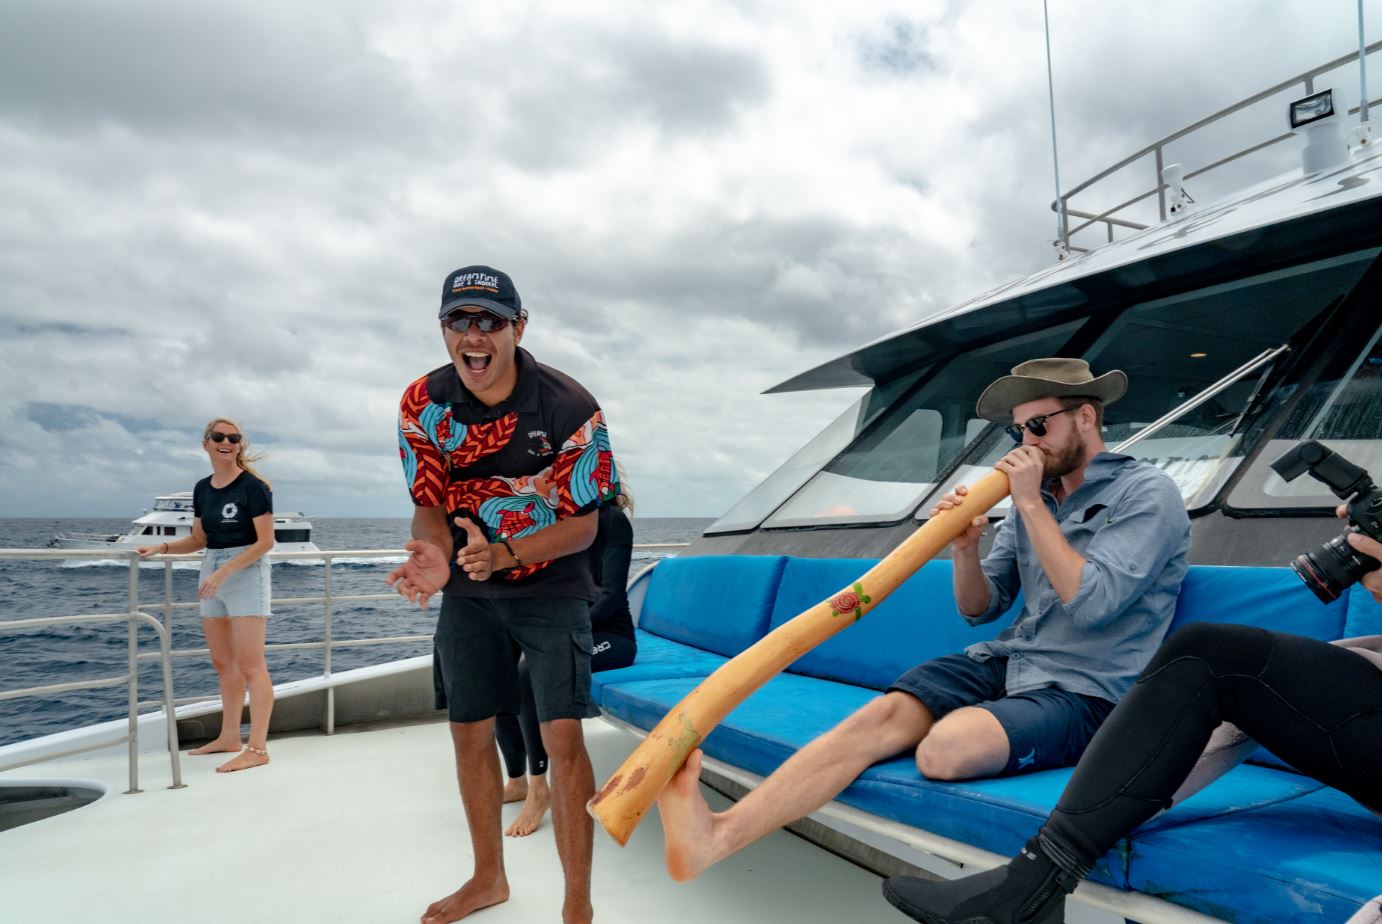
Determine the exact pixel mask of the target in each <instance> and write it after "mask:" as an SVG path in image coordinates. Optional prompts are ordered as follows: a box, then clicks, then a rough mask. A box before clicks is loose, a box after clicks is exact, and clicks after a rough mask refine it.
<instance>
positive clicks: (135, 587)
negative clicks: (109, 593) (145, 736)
mask: <svg viewBox="0 0 1382 924" xmlns="http://www.w3.org/2000/svg"><path fill="white" fill-rule="evenodd" d="M128 561H129V566H130V585H129V662H130V663H129V669H130V682H129V701H130V730H129V736H130V740H129V749H130V788H129V789H127V790H125V792H126V794H131V793H137V792H140V791H141V790H140V789H139V622H138V620H139V553H137V552H130V553H129V559H128Z"/></svg>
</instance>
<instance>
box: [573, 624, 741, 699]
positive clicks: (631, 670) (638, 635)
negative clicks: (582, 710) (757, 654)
mask: <svg viewBox="0 0 1382 924" xmlns="http://www.w3.org/2000/svg"><path fill="white" fill-rule="evenodd" d="M634 638H635V641H636V642H637V644H638V657H637V658H635V659H634V662H633V663H632V664H630V665H629V666H628V667H621V668H619V669H618V670H612V671H601V672H600V673H598V674H591V675H590V689H591V692H592V693H593V694H594V697H595V702H596V703H597V704H598V703H600V702H601V701H602V700H603V698H604V689H605V687H606V686H608V685H610V684H621V683H629V682H632V681H637V680H662V679H665V678H668V677H696V678H703V677H708V676H709V675H710V674H711V673H713V672H714V671H715V670H716V669H717V668H718V667H719V666H720V665H721V664H724V663H725V662H726V661H728V660H729V659H728V658H726V657H725V656H724V655H717V654H714V653H712V652H709V651H702V650H701V649H699V648H693V647H691V646H690V645H683V644H681V643H680V642H674V641H671V640H670V639H665V638H663V637H662V636H660V635H654V634H652V633H651V632H646V631H644V630H643V629H635V630H634Z"/></svg>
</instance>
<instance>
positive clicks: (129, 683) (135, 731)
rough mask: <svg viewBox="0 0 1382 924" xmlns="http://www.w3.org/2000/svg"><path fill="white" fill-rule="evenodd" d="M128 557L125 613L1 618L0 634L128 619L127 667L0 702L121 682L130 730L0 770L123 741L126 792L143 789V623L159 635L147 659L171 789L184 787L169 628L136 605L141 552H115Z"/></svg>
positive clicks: (46, 555) (11, 552)
mask: <svg viewBox="0 0 1382 924" xmlns="http://www.w3.org/2000/svg"><path fill="white" fill-rule="evenodd" d="M116 554H122V555H125V556H127V557H128V558H129V574H130V577H129V611H128V612H125V613H101V614H82V615H76V616H46V617H41V618H36V619H7V620H0V633H12V632H15V631H17V630H20V629H37V628H43V627H46V626H61V625H72V624H74V623H86V622H96V623H99V622H126V623H128V625H129V645H128V657H129V670H128V671H127V672H126V673H125V674H123V675H120V676H116V677H104V678H99V679H96V680H76V681H70V682H67V683H50V684H43V685H40V686H32V687H21V688H19V689H14V690H5V691H2V692H0V702H4V701H6V700H12V699H21V698H25V697H32V696H46V695H49V694H52V693H64V692H67V691H70V690H94V689H99V688H103V687H113V686H119V685H120V684H125V685H126V687H127V688H128V690H129V731H128V732H127V733H126V734H124V735H121V736H120V737H118V738H115V739H113V740H110V741H100V742H97V743H96V744H88V745H83V746H81V747H76V748H69V749H67V750H65V751H61V752H58V753H44V754H42V755H37V756H34V757H28V758H23V759H20V760H15V761H10V762H8V763H4V764H0V772H4V771H6V770H13V769H15V768H17V767H24V766H28V765H29V764H33V763H38V762H40V761H46V760H53V759H55V758H59V757H70V756H72V755H74V754H82V753H85V752H87V751H94V750H98V749H100V748H108V747H112V746H114V745H117V744H127V745H128V746H129V779H130V788H129V789H127V790H125V792H126V794H134V793H138V792H143V790H141V789H140V788H139V705H140V703H139V661H140V660H141V659H142V657H143V656H141V655H140V654H139V637H138V632H139V626H140V625H141V624H143V625H147V626H149V627H150V628H152V629H153V630H154V631H155V632H156V633H157V634H158V640H159V651H158V653H157V654H151V655H150V656H149V657H151V658H158V659H159V660H160V662H161V663H162V668H163V698H162V700H161V704H162V706H163V713H164V716H165V722H164V725H165V726H166V727H167V735H168V760H169V763H170V765H171V767H172V775H173V784H172V785H171V786H169V787H168V788H169V789H182V788H184V784H183V782H182V765H181V763H180V762H179V757H178V728H177V722H176V721H175V719H174V714H173V669H172V657H171V654H172V652H171V650H170V649H171V639H170V637H169V634H168V629H167V628H166V627H165V626H164V625H163V624H161V623H160V622H159V621H158V620H157V619H155V618H154V617H153V616H150V615H149V614H148V613H144V612H141V611H140V609H139V568H138V561H139V556H138V554H137V553H135V552H124V553H116ZM110 556H111V552H109V551H91V552H80V551H59V550H55V549H0V561H35V560H37V561H44V560H49V561H51V560H53V559H58V560H66V559H100V560H105V559H109V558H110Z"/></svg>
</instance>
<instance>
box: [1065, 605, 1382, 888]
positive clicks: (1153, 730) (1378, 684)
mask: <svg viewBox="0 0 1382 924" xmlns="http://www.w3.org/2000/svg"><path fill="white" fill-rule="evenodd" d="M1221 722H1232V723H1233V724H1234V725H1236V726H1238V727H1239V728H1240V729H1242V730H1243V731H1244V732H1245V733H1247V734H1248V735H1249V736H1251V737H1252V738H1254V739H1255V740H1256V741H1257V742H1258V743H1259V744H1261V745H1262V746H1264V747H1265V748H1267V749H1268V750H1270V751H1271V752H1272V753H1273V754H1275V755H1276V756H1278V757H1280V758H1281V759H1283V760H1285V761H1287V762H1288V763H1290V764H1291V765H1292V766H1294V767H1296V768H1298V769H1299V770H1300V771H1301V772H1303V773H1307V774H1309V775H1310V776H1313V777H1315V778H1316V779H1318V780H1319V781H1320V782H1322V783H1326V784H1328V785H1330V786H1333V787H1335V788H1336V789H1339V790H1341V791H1342V792H1344V793H1347V794H1348V795H1350V796H1352V797H1353V798H1355V799H1357V800H1358V801H1359V802H1361V803H1362V804H1363V805H1365V806H1367V807H1369V808H1371V809H1374V810H1382V747H1378V745H1377V742H1379V741H1382V672H1379V671H1378V670H1377V668H1376V667H1375V666H1373V664H1372V663H1371V662H1370V661H1368V660H1366V659H1365V658H1362V657H1360V656H1359V655H1357V654H1356V653H1354V652H1351V651H1349V650H1347V649H1344V648H1339V647H1338V646H1335V645H1329V644H1327V643H1325V642H1320V641H1316V640H1314V639H1309V638H1304V637H1301V636H1295V635H1286V634H1283V633H1277V632H1268V631H1266V630H1263V629H1258V628H1255V627H1252V626H1234V625H1215V624H1208V623H1198V624H1194V625H1190V626H1186V627H1184V628H1182V629H1181V630H1179V631H1178V632H1176V633H1175V634H1174V635H1172V636H1171V638H1170V639H1169V640H1168V641H1167V643H1166V644H1165V645H1163V646H1162V648H1161V650H1160V651H1158V652H1157V654H1156V656H1155V657H1154V658H1153V659H1152V661H1151V663H1150V664H1148V665H1147V668H1146V670H1144V671H1143V672H1142V676H1141V677H1139V678H1138V680H1137V683H1135V684H1134V685H1133V688H1132V690H1131V691H1129V693H1128V695H1127V696H1126V697H1124V699H1123V701H1122V703H1120V704H1119V706H1118V708H1117V709H1115V710H1114V711H1113V713H1112V714H1111V715H1110V716H1109V718H1108V720H1107V721H1106V722H1105V723H1104V725H1103V727H1102V728H1100V730H1099V732H1098V733H1097V734H1096V735H1095V736H1094V740H1093V741H1092V742H1091V743H1090V745H1089V749H1088V750H1087V751H1086V752H1085V755H1084V757H1083V758H1082V759H1081V760H1080V763H1079V766H1078V767H1077V768H1076V770H1075V773H1074V775H1073V776H1072V777H1071V779H1070V783H1069V784H1068V785H1067V786H1066V789H1065V793H1064V794H1063V795H1062V796H1061V800H1060V803H1059V804H1058V805H1057V806H1056V809H1055V811H1054V812H1053V813H1052V815H1051V818H1050V820H1048V822H1047V823H1046V826H1045V827H1044V828H1043V829H1042V834H1041V841H1042V846H1043V847H1045V848H1047V850H1048V853H1052V854H1053V857H1052V858H1053V859H1055V860H1056V861H1057V862H1058V863H1061V865H1062V866H1065V867H1066V868H1067V869H1069V870H1071V871H1072V872H1073V871H1076V870H1084V869H1088V867H1089V866H1091V865H1092V864H1093V863H1094V862H1095V861H1096V860H1097V859H1098V858H1099V857H1100V856H1102V855H1103V853H1104V852H1105V851H1106V850H1108V849H1109V848H1110V847H1112V846H1113V845H1114V844H1115V843H1117V841H1118V840H1119V839H1120V838H1121V837H1123V836H1124V835H1125V834H1127V833H1128V832H1129V831H1131V830H1132V829H1133V828H1135V827H1137V826H1138V825H1139V824H1141V823H1142V822H1144V821H1146V820H1147V819H1149V818H1151V817H1152V816H1153V815H1154V814H1156V813H1157V812H1158V811H1160V810H1161V809H1163V808H1165V807H1167V806H1168V805H1169V802H1170V799H1171V796H1172V795H1174V793H1175V791H1176V789H1177V787H1179V786H1180V784H1181V782H1182V781H1183V780H1184V779H1185V778H1186V776H1187V775H1188V774H1189V773H1190V770H1191V768H1192V767H1194V765H1195V762H1196V760H1198V758H1199V756H1200V753H1201V752H1202V751H1203V749H1204V746H1205V743H1206V742H1207V741H1208V740H1209V736H1210V735H1211V733H1213V731H1214V729H1215V728H1216V727H1217V726H1218V725H1219V723H1221Z"/></svg>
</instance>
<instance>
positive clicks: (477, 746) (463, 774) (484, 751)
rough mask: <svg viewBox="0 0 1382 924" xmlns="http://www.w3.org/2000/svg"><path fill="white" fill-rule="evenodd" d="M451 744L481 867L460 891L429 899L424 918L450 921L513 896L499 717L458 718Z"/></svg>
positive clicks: (436, 923)
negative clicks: (503, 825) (503, 826)
mask: <svg viewBox="0 0 1382 924" xmlns="http://www.w3.org/2000/svg"><path fill="white" fill-rule="evenodd" d="M451 746H452V748H454V750H455V752H456V779H457V781H458V782H459V783H460V787H461V804H462V805H463V806H464V807H465V818H466V824H467V826H468V827H469V828H470V846H471V849H472V850H473V851H474V853H475V872H474V874H473V875H472V876H471V877H470V879H469V880H468V881H467V882H466V883H465V884H464V885H462V886H461V887H460V888H459V889H457V890H456V891H455V892H452V893H451V894H450V895H448V896H446V897H445V898H443V899H440V900H438V901H435V902H433V903H432V904H430V905H428V906H427V910H426V911H425V912H424V913H423V915H422V924H450V922H452V921H459V920H460V919H461V918H463V917H465V916H466V915H468V914H470V913H471V912H472V911H479V910H480V909H481V908H488V907H489V906H491V905H498V904H500V903H501V902H506V901H508V900H509V880H508V877H507V876H506V875H505V873H504V844H503V840H504V839H503V837H501V836H500V833H499V824H500V812H501V810H502V808H503V802H502V801H501V800H502V799H503V787H502V786H501V785H500V782H499V780H500V772H499V754H498V752H497V751H496V750H495V747H494V720H493V719H485V720H483V721H480V722H452V723H451Z"/></svg>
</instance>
